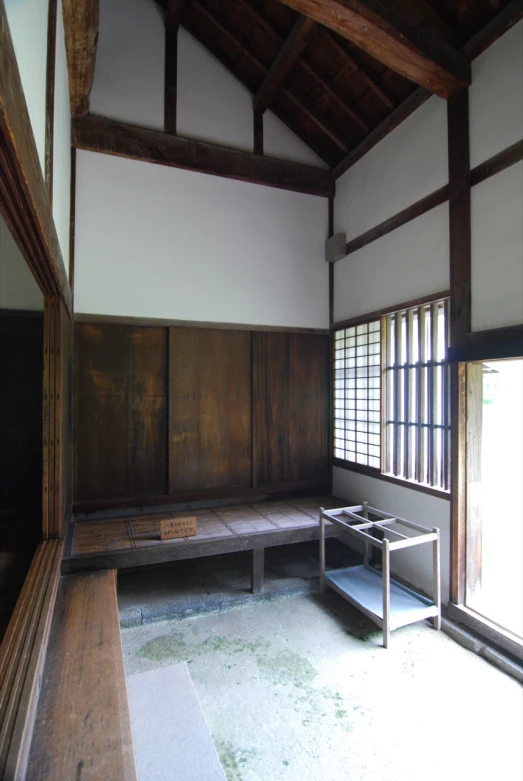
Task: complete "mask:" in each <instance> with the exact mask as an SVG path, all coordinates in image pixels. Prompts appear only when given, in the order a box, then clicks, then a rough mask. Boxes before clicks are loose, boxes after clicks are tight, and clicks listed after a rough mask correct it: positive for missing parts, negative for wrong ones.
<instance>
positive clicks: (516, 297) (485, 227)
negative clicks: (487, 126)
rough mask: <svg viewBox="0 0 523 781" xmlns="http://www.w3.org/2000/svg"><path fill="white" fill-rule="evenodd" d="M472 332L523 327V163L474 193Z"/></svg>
mask: <svg viewBox="0 0 523 781" xmlns="http://www.w3.org/2000/svg"><path fill="white" fill-rule="evenodd" d="M471 208H472V330H473V331H480V330H483V329H487V328H500V327H502V326H508V325H518V324H520V323H523V163H517V164H516V165H513V166H511V167H510V168H507V169H506V170H505V171H502V172H501V173H499V174H496V176H493V177H492V178H490V179H487V180H486V181H485V182H482V183H481V184H478V185H476V186H475V187H473V188H472V196H471Z"/></svg>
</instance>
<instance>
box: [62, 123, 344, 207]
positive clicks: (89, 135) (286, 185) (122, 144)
mask: <svg viewBox="0 0 523 781" xmlns="http://www.w3.org/2000/svg"><path fill="white" fill-rule="evenodd" d="M71 143H72V145H73V146H74V147H76V148H77V149H86V150H88V151H91V152H103V153H105V154H109V155H116V156H117V157H127V158H130V159H132V160H141V161H142V162H147V163H157V164H159V165H167V166H171V167H172V168H183V169H185V170H188V171H198V172H200V173H206V174H213V175H214V176H223V177H225V178H227V179H238V180H240V181H243V182H254V183H256V184H263V185H266V186H267V187H277V188H279V189H282V190H293V191H295V192H301V193H307V194H309V195H319V196H322V197H324V198H328V197H330V196H332V195H334V181H333V179H332V173H331V172H330V171H328V170H324V169H322V168H315V167H314V166H310V165H303V164H302V163H291V162H288V161H286V160H277V159H275V158H271V157H262V156H260V155H255V154H252V153H251V152H242V151H239V150H236V149H229V148H228V147H223V146H218V145H217V144H209V143H206V142H204V141H196V140H194V139H188V138H180V137H179V136H173V135H169V134H167V133H158V132H156V131H154V130H145V129H144V128H141V127H136V126H134V125H127V124H124V123H123V122H116V121H113V120H110V119H105V118H103V117H95V116H88V117H81V118H79V119H75V120H73V122H72V133H71Z"/></svg>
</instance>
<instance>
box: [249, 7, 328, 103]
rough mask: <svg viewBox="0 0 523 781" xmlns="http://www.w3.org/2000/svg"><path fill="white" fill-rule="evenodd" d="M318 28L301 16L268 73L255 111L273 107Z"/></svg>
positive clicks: (256, 100) (258, 93) (258, 94)
mask: <svg viewBox="0 0 523 781" xmlns="http://www.w3.org/2000/svg"><path fill="white" fill-rule="evenodd" d="M315 27H316V22H314V21H312V19H309V18H307V17H306V16H302V15H301V14H300V16H299V17H298V18H297V19H296V22H295V23H294V26H293V28H292V30H291V31H290V33H289V35H288V37H287V40H286V41H285V43H284V44H283V46H282V48H281V49H280V53H279V54H278V56H277V57H276V59H275V61H274V63H273V64H272V67H271V69H270V71H269V72H268V73H267V75H266V77H265V79H264V81H263V84H262V85H261V87H260V89H259V90H258V92H257V93H256V96H255V98H254V110H255V111H260V112H262V113H263V112H264V111H267V109H268V108H269V106H270V105H271V103H272V101H273V98H274V96H275V95H276V92H277V91H278V88H279V87H280V86H281V85H282V84H283V82H284V81H285V79H286V78H287V76H288V75H289V73H290V72H291V70H292V69H293V67H294V65H295V63H296V60H297V59H298V57H299V56H300V54H301V53H302V52H303V50H304V49H305V47H306V46H307V44H308V43H309V41H310V39H311V36H312V33H313V31H314V29H315Z"/></svg>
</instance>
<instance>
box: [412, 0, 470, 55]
mask: <svg viewBox="0 0 523 781" xmlns="http://www.w3.org/2000/svg"><path fill="white" fill-rule="evenodd" d="M422 3H423V5H424V6H425V8H426V9H427V11H428V12H429V14H430V16H431V17H432V18H433V19H434V20H435V21H436V23H437V24H438V26H439V27H440V29H441V31H442V32H443V33H444V35H445V38H447V39H448V40H449V41H450V43H452V45H453V46H459V45H460V44H461V43H462V42H463V37H464V34H463V30H462V28H461V27H460V25H459V23H458V21H457V20H456V19H455V18H454V17H453V16H452V14H451V13H450V12H449V10H448V9H447V8H446V6H445V5H444V4H443V3H441V2H439V0H422Z"/></svg>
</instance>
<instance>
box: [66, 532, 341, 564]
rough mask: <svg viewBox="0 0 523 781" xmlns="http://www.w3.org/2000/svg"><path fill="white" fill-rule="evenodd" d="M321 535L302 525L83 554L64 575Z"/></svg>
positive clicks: (336, 534)
mask: <svg viewBox="0 0 523 781" xmlns="http://www.w3.org/2000/svg"><path fill="white" fill-rule="evenodd" d="M319 534H320V527H319V524H318V525H315V524H311V525H310V526H301V527H298V528H293V529H281V530H274V531H270V532H254V533H252V534H245V535H239V536H234V537H225V538H219V539H214V540H212V539H211V540H205V541H196V540H188V541H187V542H184V543H183V544H180V543H178V544H169V543H167V544H166V545H165V547H164V546H162V545H155V546H153V547H150V548H145V547H144V548H136V549H134V548H133V549H129V550H121V551H107V552H103V553H93V554H82V555H76V556H70V557H68V558H64V559H63V561H62V574H63V575H70V574H73V573H77V572H89V571H92V570H99V569H127V568H129V567H141V566H142V567H144V566H148V565H150V564H163V563H167V562H170V561H182V560H184V559H196V558H203V557H204V556H218V555H221V554H225V553H240V552H242V551H249V550H254V549H255V548H260V547H263V548H271V547H276V546H278V545H291V544H293V543H295V542H310V541H313V540H318V539H319ZM325 536H326V537H340V536H342V535H341V534H340V532H339V530H338V529H337V528H336V527H334V526H333V525H330V526H328V527H326V529H325Z"/></svg>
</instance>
